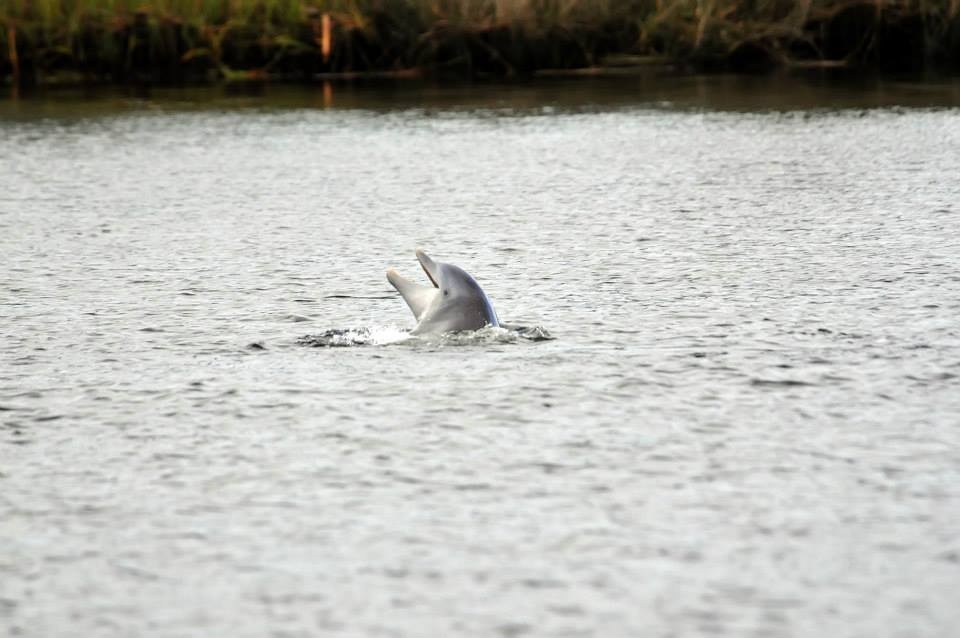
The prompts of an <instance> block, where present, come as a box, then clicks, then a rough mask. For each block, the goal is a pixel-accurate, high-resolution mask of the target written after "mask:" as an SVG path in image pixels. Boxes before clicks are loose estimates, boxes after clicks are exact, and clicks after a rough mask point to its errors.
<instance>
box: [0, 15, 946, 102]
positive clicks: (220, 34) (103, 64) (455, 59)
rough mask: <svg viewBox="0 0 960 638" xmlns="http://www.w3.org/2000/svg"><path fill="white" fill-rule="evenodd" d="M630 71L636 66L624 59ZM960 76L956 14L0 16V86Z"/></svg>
mask: <svg viewBox="0 0 960 638" xmlns="http://www.w3.org/2000/svg"><path fill="white" fill-rule="evenodd" d="M630 56H634V57H630ZM635 56H645V57H654V58H657V59H663V60H669V61H671V62H673V63H676V64H682V65H690V66H697V67H702V68H717V69H734V70H760V69H765V68H772V67H778V66H791V65H793V66H816V65H867V66H878V67H882V68H911V69H916V68H922V67H930V66H940V67H948V68H953V69H956V68H960V0H794V1H785V0H98V1H97V0H0V80H2V81H5V82H8V83H11V82H12V83H17V84H31V83H34V82H38V81H39V82H46V81H55V80H57V79H64V78H66V79H68V80H79V81H91V82H105V81H106V82H140V81H147V82H181V81H197V80H213V79H217V78H227V79H237V78H267V77H282V78H294V77H299V78H303V79H310V78H314V77H316V76H317V74H324V73H340V72H365V71H398V70H404V69H419V70H420V71H422V72H424V73H433V74H438V75H443V74H453V75H459V76H477V75H483V74H491V75H503V76H517V75H520V76H522V75H527V74H531V73H534V72H536V71H539V70H543V69H573V68H582V67H589V66H594V65H598V64H604V63H615V62H617V61H620V62H621V63H622V62H623V61H624V60H626V61H631V60H633V61H635V60H636V59H637V58H636V57H635Z"/></svg>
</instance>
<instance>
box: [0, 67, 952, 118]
mask: <svg viewBox="0 0 960 638" xmlns="http://www.w3.org/2000/svg"><path fill="white" fill-rule="evenodd" d="M636 106H648V107H659V108H665V109H671V110H673V109H690V108H693V109H702V108H706V109H711V110H723V111H758V110H779V111H785V110H794V109H817V110H819V109H831V108H878V107H891V106H901V107H956V106H960V80H958V79H956V78H949V77H937V78H923V77H915V76H902V77H896V76H893V77H877V76H872V75H864V74H860V73H855V72H852V71H850V72H844V73H837V72H832V73H810V74H801V75H786V74H784V75H773V76H768V75H763V76H749V75H748V76H701V75H675V74H669V73H663V72H657V71H648V72H643V73H637V74H632V75H627V76H623V77H582V78H542V79H540V80H538V81H537V82H535V83H528V82H525V83H486V82H481V83H461V84H456V83H455V84H448V83H447V84H437V83H433V82H430V81H420V80H410V79H402V80H395V81H389V80H376V81H374V80H368V81H352V82H334V81H329V80H328V81H324V82H322V83H319V84H317V85H314V86H302V85H270V84H265V83H249V84H248V83H240V84H226V85H223V86H219V87H213V88H211V87H186V88H177V87H143V86H141V87H127V88H116V87H112V88H111V87H84V88H67V87H56V88H47V89H37V90H34V91H33V92H32V93H30V94H29V95H28V96H26V99H8V100H2V99H0V118H36V117H37V116H39V115H49V116H51V117H57V118H62V117H70V116H73V117H83V116H96V115H101V114H116V113H118V112H124V111H129V112H142V111H144V110H148V109H163V110H171V109H173V110H209V109H242V108H248V109H256V110H261V109H264V108H268V109H281V108H285V109H291V108H310V109H313V108H316V109H320V108H336V109H364V110H371V109H372V110H388V111H391V110H398V109H410V108H423V109H429V110H433V109H441V110H448V109H464V108H474V109H487V110H495V111H497V110H499V111H527V110H543V109H563V110H571V109H586V110H594V109H597V108H601V109H603V110H609V109H611V108H617V107H636Z"/></svg>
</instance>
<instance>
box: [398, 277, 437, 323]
mask: <svg viewBox="0 0 960 638" xmlns="http://www.w3.org/2000/svg"><path fill="white" fill-rule="evenodd" d="M387 281H389V282H390V285H392V286H393V287H394V288H396V289H397V292H399V293H400V296H401V297H403V300H404V301H405V302H407V305H408V306H410V310H411V311H413V316H414V317H416V319H417V321H420V318H421V317H422V316H423V313H425V312H426V311H427V308H429V307H430V304H431V303H433V300H434V299H435V298H436V297H437V295H438V294H440V292H439V291H438V290H437V289H436V288H434V287H432V286H421V285H420V284H416V283H413V282H412V281H410V280H409V279H406V278H405V277H403V276H402V275H401V274H400V273H398V272H397V271H396V270H394V269H393V268H391V269H390V270H388V271H387Z"/></svg>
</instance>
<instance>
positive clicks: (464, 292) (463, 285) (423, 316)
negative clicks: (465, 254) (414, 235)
mask: <svg viewBox="0 0 960 638" xmlns="http://www.w3.org/2000/svg"><path fill="white" fill-rule="evenodd" d="M416 255H417V261H419V262H420V267H421V268H423V272H424V273H426V275H427V279H429V280H430V285H429V286H424V285H420V284H416V283H414V282H412V281H410V280H408V279H406V278H404V277H402V276H401V275H400V274H399V273H398V272H397V271H396V270H394V269H392V268H391V269H390V270H388V271H387V280H388V281H389V282H390V283H391V285H393V287H394V288H396V289H397V292H399V293H400V296H401V297H403V300H404V301H405V302H407V305H408V306H409V307H410V310H411V311H413V316H414V317H416V319H417V321H418V324H417V327H416V328H415V329H414V333H415V334H423V333H425V332H449V331H456V330H477V329H479V328H483V327H484V326H488V325H489V326H498V325H499V322H498V321H497V315H496V313H495V312H494V310H493V305H492V304H491V303H490V300H489V299H488V298H487V295H486V294H485V293H484V292H483V289H482V288H481V287H480V284H478V283H477V282H476V280H475V279H474V278H473V277H471V276H470V274H469V273H467V272H466V271H465V270H463V269H462V268H460V267H458V266H454V265H453V264H445V263H442V262H439V261H435V260H434V259H433V258H431V257H430V256H429V255H428V254H427V253H426V251H424V250H423V249H422V248H417V250H416Z"/></svg>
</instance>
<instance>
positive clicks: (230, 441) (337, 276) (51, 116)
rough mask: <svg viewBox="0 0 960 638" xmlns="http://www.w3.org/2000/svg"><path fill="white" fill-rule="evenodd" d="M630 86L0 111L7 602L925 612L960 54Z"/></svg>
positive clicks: (327, 614)
mask: <svg viewBox="0 0 960 638" xmlns="http://www.w3.org/2000/svg"><path fill="white" fill-rule="evenodd" d="M635 82H636V83H635V84H631V82H630V81H620V82H619V83H618V84H616V85H615V87H614V88H612V87H613V85H610V84H605V83H603V82H582V83H578V82H573V83H570V82H557V83H546V84H538V85H534V86H532V87H530V86H518V87H492V86H480V87H460V88H453V89H446V90H445V89H434V88H424V89H420V90H415V89H403V88H400V89H396V90H393V89H391V90H389V91H386V92H384V91H382V90H381V89H377V88H373V89H363V88H362V87H361V88H358V89H353V90H344V89H341V88H340V87H335V88H334V89H333V91H332V95H331V91H330V90H329V89H328V90H327V91H326V93H324V92H323V91H321V90H318V91H304V90H299V89H279V88H276V89H269V90H267V92H266V95H263V96H247V95H223V94H221V93H220V92H216V91H215V92H213V93H212V94H211V93H209V92H208V93H205V94H203V95H200V94H198V93H197V92H191V91H170V92H166V93H163V92H161V93H155V94H153V95H152V96H150V97H149V98H147V99H131V98H128V97H126V96H122V95H120V96H118V95H108V96H106V97H104V96H100V97H96V98H93V99H89V98H86V97H83V96H76V97H71V96H65V95H63V94H59V95H54V96H52V97H50V96H48V97H43V96H41V97H39V98H35V99H22V100H20V101H17V102H12V101H7V102H3V103H0V117H2V118H3V119H2V121H0V186H2V188H0V254H2V255H3V257H2V264H3V267H2V270H0V291H2V296H0V325H2V326H3V346H2V349H0V356H2V366H0V422H2V426H3V427H2V429H0V547H2V549H0V628H2V629H4V630H5V635H11V636H44V637H51V636H78V635H84V636H134V635H140V636H146V635H149V636H199V635H204V636H215V635H232V636H267V635H271V636H317V635H337V636H339V635H342V636H459V635H478V636H481V635H482V636H689V635H709V634H726V635H736V636H823V635H828V636H948V635H952V634H953V632H954V631H955V626H956V619H957V614H956V594H955V592H956V590H957V588H958V586H960V449H958V446H960V431H958V427H957V426H958V423H960V383H958V375H960V326H958V322H957V316H958V313H960V235H958V234H957V214H958V212H960V211H958V208H957V202H960V182H958V180H957V175H960V153H958V152H957V149H958V148H960V111H958V110H957V108H956V107H957V104H958V99H957V95H958V93H957V90H956V86H955V85H950V84H946V85H929V86H927V85H914V84H906V83H903V84H876V85H871V86H868V87H854V88H838V87H830V86H821V85H810V84H803V83H794V84H789V83H788V84H786V85H784V84H781V83H777V82H773V83H767V84H763V83H759V82H755V81H748V80H736V81H734V80H729V79H723V78H718V79H681V80H673V81H667V80H663V81H660V82H659V83H653V84H646V83H642V82H639V81H635ZM731 82H732V83H733V84H731ZM744 83H746V84H744ZM204 95H205V97H204V99H203V100H202V101H201V102H197V101H195V100H197V99H199V98H200V97H203V96H204ZM67 98H70V99H67ZM920 104H927V105H928V107H925V108H921V107H920V106H919V105H920ZM325 105H326V106H328V107H329V108H324V106H325ZM416 246H423V247H425V248H426V249H427V250H429V251H430V252H431V254H432V255H434V256H435V257H436V258H438V259H441V260H445V261H449V262H452V263H455V264H458V265H460V266H461V267H463V268H465V269H466V270H467V271H468V272H470V273H471V274H473V275H474V276H475V277H476V278H477V279H478V281H480V283H481V284H482V285H483V286H484V288H485V290H486V291H487V293H488V295H489V296H490V297H491V299H492V300H493V303H494V306H495V308H496V310H497V312H498V314H499V316H500V317H501V319H502V320H503V321H505V322H507V323H510V324H514V325H518V326H525V327H527V328H528V329H532V330H542V331H545V332H546V333H549V335H550V336H551V337H553V338H552V339H540V338H536V335H534V337H535V338H527V337H529V336H530V335H529V334H528V335H523V334H520V333H516V332H513V331H502V332H498V331H487V332H485V333H482V334H479V335H473V336H470V335H459V336H456V337H449V338H443V339H429V340H419V339H407V338H405V337H406V334H405V331H406V330H408V329H409V328H411V327H412V326H413V317H412V316H411V315H410V313H409V311H408V310H407V308H406V306H405V305H404V303H403V301H402V300H401V299H400V298H399V296H398V295H397V294H396V293H395V292H394V291H393V290H392V289H391V288H390V287H389V285H388V284H387V282H386V279H385V276H384V272H385V270H386V268H387V267H389V266H396V267H397V268H398V269H399V270H400V272H401V273H404V274H406V275H408V276H411V277H415V278H418V277H422V275H421V273H420V272H419V268H418V266H417V263H416V259H415V258H414V255H413V249H414V248H415V247H416ZM324 334H326V335H332V334H350V335H353V336H352V337H351V342H350V343H341V344H337V345H341V346H344V347H310V346H311V345H314V346H315V345H320V346H324V345H326V344H323V343H317V342H313V343H310V342H309V339H310V336H313V337H316V336H317V335H320V336H323V335H324Z"/></svg>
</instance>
